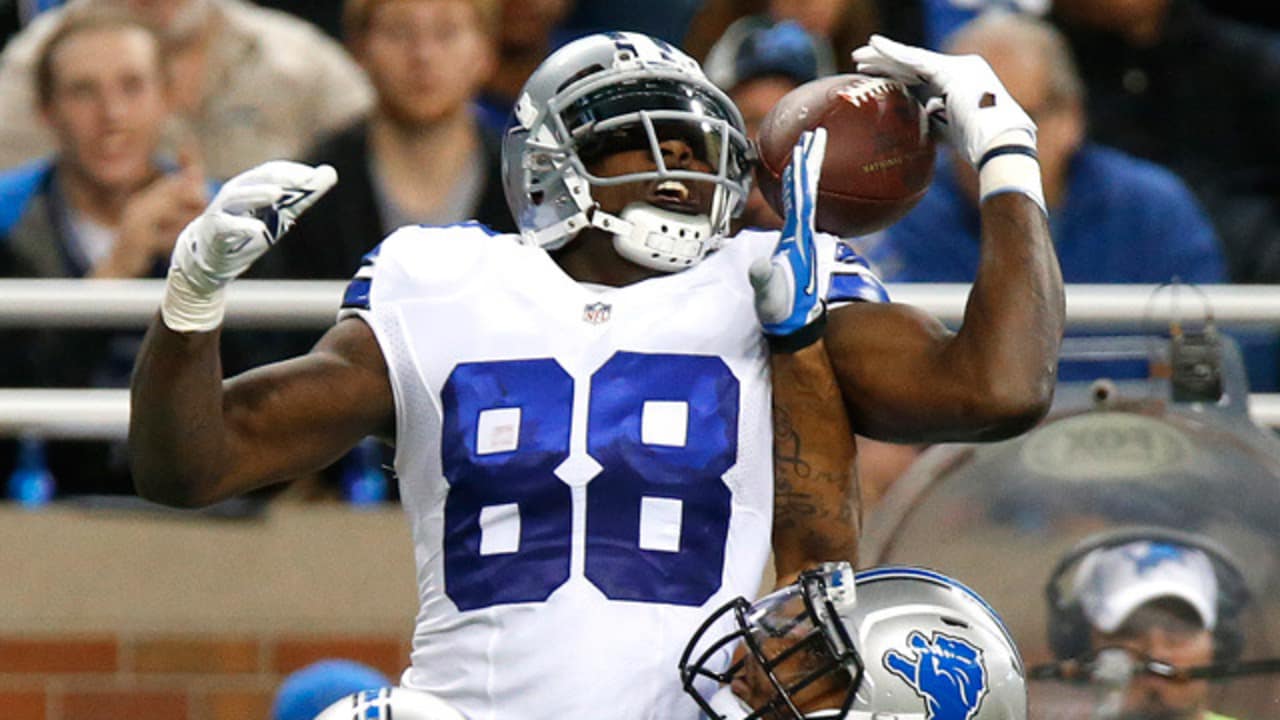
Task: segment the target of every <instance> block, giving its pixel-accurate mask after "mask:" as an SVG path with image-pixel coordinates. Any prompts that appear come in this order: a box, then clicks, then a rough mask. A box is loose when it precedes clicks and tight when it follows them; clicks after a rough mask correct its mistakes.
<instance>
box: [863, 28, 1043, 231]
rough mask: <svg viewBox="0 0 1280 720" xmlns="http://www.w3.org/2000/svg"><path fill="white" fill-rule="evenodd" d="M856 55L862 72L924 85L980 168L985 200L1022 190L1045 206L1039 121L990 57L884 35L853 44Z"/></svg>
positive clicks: (936, 111) (944, 128)
mask: <svg viewBox="0 0 1280 720" xmlns="http://www.w3.org/2000/svg"><path fill="white" fill-rule="evenodd" d="M853 60H854V62H855V63H856V64H857V68H858V72H861V73H866V74H868V75H881V76H884V77H888V78H892V79H894V80H898V81H900V82H902V83H904V84H907V85H923V86H924V90H925V93H926V94H927V95H928V101H927V102H926V103H925V112H927V113H928V115H929V120H930V122H931V124H932V125H933V127H935V128H936V129H937V130H938V131H940V132H941V133H942V135H943V136H944V137H945V138H946V139H947V142H949V143H951V145H952V146H953V147H955V148H956V149H957V150H959V151H960V154H961V155H963V156H964V158H965V159H966V160H968V161H969V164H970V165H972V166H973V167H975V168H977V169H978V171H979V179H980V183H979V185H980V187H981V195H982V198H983V199H984V200H985V199H986V198H987V197H989V196H991V195H995V194H997V193H1001V192H1023V193H1026V194H1027V195H1030V196H1031V197H1032V199H1034V200H1035V201H1036V202H1037V203H1038V204H1039V205H1040V207H1041V208H1043V207H1044V192H1043V190H1042V189H1041V185H1040V165H1039V162H1038V161H1037V159H1036V149H1035V148H1036V124H1035V122H1033V121H1032V120H1031V117H1030V116H1028V115H1027V113H1026V112H1025V111H1024V110H1023V109H1022V107H1021V106H1020V105H1018V103H1017V102H1016V101H1015V100H1014V99H1013V97H1011V96H1010V95H1009V91H1008V90H1005V87H1004V84H1003V83H1001V82H1000V79H999V78H997V77H996V74H995V72H994V71H993V70H992V69H991V66H990V65H988V64H987V61H986V60H983V59H982V58H981V57H978V56H977V55H944V54H942V53H936V52H932V51H929V50H923V49H921V48H917V47H911V46H910V45H903V44H902V43H898V42H894V41H893V40H890V39H888V38H886V37H883V36H881V35H872V36H871V41H870V44H868V45H864V46H863V47H860V48H858V49H857V50H854V51H853ZM993 160H994V161H997V162H995V163H994V164H993V163H992V161H993ZM989 166H991V168H992V170H991V172H988V171H987V170H988V167H989Z"/></svg>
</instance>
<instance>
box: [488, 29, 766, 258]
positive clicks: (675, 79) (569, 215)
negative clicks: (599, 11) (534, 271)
mask: <svg viewBox="0 0 1280 720" xmlns="http://www.w3.org/2000/svg"><path fill="white" fill-rule="evenodd" d="M512 114H513V120H512V123H511V126H510V127H509V128H508V129H507V132H506V134H505V137H504V139H503V148H502V165H503V171H502V172H503V185H504V188H505V190H506V195H507V204H508V205H509V206H510V208H511V214H512V216H513V217H514V218H515V221H516V224H517V226H519V228H520V234H521V238H522V239H523V241H524V242H525V243H528V244H533V245H538V246H541V247H543V248H545V249H547V250H555V249H557V248H559V247H562V246H563V245H564V244H565V243H567V242H569V240H570V239H572V238H573V237H574V236H576V235H577V234H578V233H579V232H581V231H582V230H583V229H585V228H587V227H596V228H599V229H602V230H605V231H606V232H609V233H612V234H613V235H614V246H615V247H616V248H617V250H618V252H619V253H620V254H621V255H622V256H623V257H625V258H627V259H628V260H631V261H632V262H635V263H637V264H640V265H643V266H645V267H649V268H654V269H658V270H666V271H674V270H682V269H684V268H686V267H688V266H690V265H693V264H695V263H697V262H699V261H700V260H702V258H703V257H705V256H706V254H707V253H708V252H711V251H712V250H715V249H716V248H717V247H719V246H720V243H721V241H722V239H723V237H724V235H725V234H726V233H727V232H728V229H729V221H730V220H731V219H732V218H733V217H734V216H735V215H737V214H738V213H739V212H740V211H741V209H742V207H743V204H744V202H745V200H746V197H747V192H748V190H749V188H750V185H749V183H750V177H751V161H750V153H751V150H750V145H749V143H748V142H747V138H746V135H745V126H744V125H743V121H742V114H741V113H740V112H739V111H738V109H737V107H736V106H735V105H734V104H733V101H731V100H730V99H729V98H728V96H727V95H725V94H724V92H723V91H721V90H720V89H719V88H717V87H716V86H715V85H714V84H712V83H711V82H710V81H709V80H707V78H706V76H705V75H704V74H703V73H702V69H701V68H700V67H699V66H698V63H697V62H696V61H694V60H693V59H692V58H690V57H689V56H688V55H685V54H684V53H683V52H681V51H679V50H677V49H676V48H674V47H672V46H671V45H669V44H667V43H666V42H663V41H662V40H658V39H655V38H651V37H649V36H647V35H641V34H639V33H627V32H611V33H602V34H597V35H589V36H587V37H584V38H581V39H578V40H575V41H573V42H571V43H569V44H568V45H565V46H564V47H562V48H560V49H559V50H557V51H556V52H554V53H552V55H551V56H550V57H548V58H547V59H546V60H545V61H544V62H543V63H542V64H541V65H540V66H539V67H538V69H537V70H535V71H534V72H533V74H532V75H531V76H530V77H529V80H528V81H527V82H526V83H525V86H524V89H523V90H522V91H521V93H520V97H519V98H518V99H517V101H516V104H515V108H514V110H513V113H512ZM669 139H680V140H683V141H685V142H686V143H688V145H689V147H690V149H691V151H692V152H693V155H694V157H696V159H698V160H699V161H701V164H705V165H706V166H707V167H709V168H710V169H709V170H708V171H703V170H694V169H688V168H687V167H678V168H673V167H667V164H666V163H665V162H664V161H663V152H662V149H661V148H660V147H659V144H660V143H661V142H663V141H665V140H669ZM624 150H647V151H648V152H650V153H651V154H652V156H653V163H654V166H655V169H653V170H651V171H646V172H634V173H627V174H623V175H616V176H609V177H605V176H602V175H599V174H596V173H593V172H591V170H589V169H588V166H589V164H590V163H591V162H592V161H593V160H595V159H598V158H600V157H603V156H605V155H607V154H609V153H612V152H618V151H624ZM634 182H648V183H655V184H657V183H662V184H666V183H671V184H672V187H674V188H675V189H676V191H677V192H678V191H679V190H680V187H681V186H682V185H683V183H688V182H703V183H709V184H711V187H712V188H713V189H712V190H711V195H712V197H711V203H710V205H711V207H710V211H709V213H708V214H705V215H693V214H688V213H683V212H676V211H673V210H671V209H664V208H660V207H657V206H655V205H653V204H650V203H643V202H637V203H632V204H630V205H628V206H627V207H626V208H624V209H622V211H621V212H619V213H618V214H617V215H614V214H611V213H607V212H604V211H603V210H601V209H600V208H599V206H598V203H597V201H596V199H595V198H593V196H592V192H593V190H594V189H596V188H599V187H602V186H607V185H619V184H622V183H634ZM657 187H661V185H657ZM686 189H687V188H686Z"/></svg>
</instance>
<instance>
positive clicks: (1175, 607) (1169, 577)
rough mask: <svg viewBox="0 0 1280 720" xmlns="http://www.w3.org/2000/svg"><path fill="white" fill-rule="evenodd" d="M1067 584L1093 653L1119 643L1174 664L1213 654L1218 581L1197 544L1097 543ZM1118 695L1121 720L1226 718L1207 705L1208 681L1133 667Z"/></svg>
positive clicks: (1198, 662) (1207, 660) (1205, 661)
mask: <svg viewBox="0 0 1280 720" xmlns="http://www.w3.org/2000/svg"><path fill="white" fill-rule="evenodd" d="M1071 588H1072V597H1074V598H1076V599H1077V601H1078V602H1079V608H1080V611H1081V613H1082V614H1083V616H1084V619H1085V620H1086V621H1087V622H1088V624H1089V628H1088V632H1089V646H1090V647H1091V648H1092V650H1094V651H1095V652H1096V651H1099V650H1103V649H1106V648H1121V649H1123V650H1126V651H1128V652H1129V653H1130V654H1131V655H1133V656H1134V657H1135V658H1137V659H1141V660H1146V661H1148V662H1151V661H1154V662H1160V663H1167V664H1169V665H1172V666H1174V667H1176V668H1191V667H1200V666H1204V665H1209V664H1211V663H1213V662H1214V661H1215V658H1216V657H1217V655H1218V652H1219V649H1218V648H1217V647H1216V643H1217V641H1218V636H1217V634H1216V633H1215V630H1216V629H1218V623H1219V622H1220V621H1221V620H1222V618H1221V617H1220V609H1221V608H1220V603H1219V597H1220V591H1219V579H1218V574H1217V572H1216V571H1215V570H1214V565H1213V561H1212V560H1210V558H1209V556H1208V555H1207V554H1206V553H1205V552H1203V551H1202V550H1200V549H1197V548H1194V547H1189V546H1186V545H1180V544H1175V543H1171V542H1164V541H1154V540H1140V541H1135V542H1129V543H1126V544H1122V545H1117V546H1111V547H1102V548H1099V549H1096V550H1093V551H1092V552H1090V553H1089V554H1087V555H1085V556H1084V557H1083V558H1082V559H1081V561H1080V563H1079V565H1078V567H1077V570H1076V573H1075V576H1074V579H1073V582H1072V584H1071ZM1119 700H1120V702H1119V712H1118V713H1116V714H1115V715H1113V716H1111V717H1116V718H1120V719H1122V720H1146V719H1151V720H1156V719H1158V720H1231V718H1228V717H1226V716H1223V715H1218V714H1216V713H1213V712H1210V711H1209V710H1208V708H1207V704H1208V700H1209V686H1208V682H1207V681H1205V680H1193V681H1186V682H1176V681H1172V680H1168V679H1165V678H1161V677H1158V676H1156V675H1152V674H1150V673H1136V674H1134V675H1133V676H1132V677H1131V678H1130V679H1129V680H1128V683H1127V686H1125V687H1124V689H1123V696H1122V697H1121V698H1119Z"/></svg>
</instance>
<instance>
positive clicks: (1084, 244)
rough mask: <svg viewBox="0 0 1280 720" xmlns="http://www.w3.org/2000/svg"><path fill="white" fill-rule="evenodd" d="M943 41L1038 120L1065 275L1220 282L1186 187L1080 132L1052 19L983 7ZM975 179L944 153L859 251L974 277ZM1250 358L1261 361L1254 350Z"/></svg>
mask: <svg viewBox="0 0 1280 720" xmlns="http://www.w3.org/2000/svg"><path fill="white" fill-rule="evenodd" d="M948 51H949V52H953V53H974V54H978V55H981V56H983V57H984V58H986V60H987V61H988V62H989V63H990V64H991V66H992V68H993V69H994V70H995V71H996V74H997V75H999V76H1000V78H1001V80H1002V81H1003V82H1004V83H1005V87H1007V88H1008V89H1009V92H1010V93H1011V94H1012V95H1013V97H1014V99H1016V100H1017V101H1018V102H1019V103H1020V104H1021V105H1022V106H1023V107H1024V108H1025V109H1026V110H1027V112H1028V114H1030V115H1031V117H1032V118H1033V119H1034V120H1035V122H1036V124H1037V126H1038V128H1039V130H1038V138H1037V146H1038V150H1039V154H1040V167H1041V175H1042V180H1043V182H1044V192H1045V200H1046V202H1047V203H1048V206H1049V225H1050V228H1051V230H1052V233H1053V238H1054V244H1055V246H1056V248H1057V251H1058V259H1059V262H1060V263H1061V265H1062V275H1063V279H1064V280H1066V281H1067V282H1069V283H1162V282H1168V281H1170V280H1171V279H1173V278H1179V279H1181V280H1182V281H1184V282H1191V283H1219V282H1224V281H1225V279H1226V275H1225V270H1224V266H1223V260H1222V254H1221V250H1220V248H1219V245H1218V241H1217V238H1216V236H1215V234H1214V230H1213V226H1212V225H1211V224H1210V222H1209V220H1208V218H1207V217H1206V216H1205V214H1204V212H1203V211H1202V210H1201V208H1200V207H1199V205H1198V204H1197V202H1196V200H1195V197H1194V196H1193V195H1192V193H1191V192H1190V190H1189V189H1188V188H1187V187H1186V185H1185V184H1184V183H1183V182H1182V181H1181V180H1180V179H1179V178H1178V177H1177V176H1176V175H1174V174H1173V173H1172V172H1170V171H1168V170H1166V169H1164V168H1162V167H1159V166H1157V165H1155V164H1152V163H1150V162H1147V161H1145V160H1139V159H1137V158H1134V157H1132V156H1129V155H1126V154H1125V153H1122V152H1120V151H1118V150H1114V149H1111V148H1107V147H1105V146H1101V145H1097V144H1094V143H1091V142H1089V141H1088V140H1087V139H1086V131H1085V129H1086V123H1085V108H1084V104H1085V97H1084V91H1083V87H1082V85H1081V82H1080V79H1079V76H1078V75H1077V74H1076V71H1075V64H1074V62H1073V59H1072V56H1071V53H1070V50H1069V49H1068V48H1067V45H1066V43H1065V41H1064V40H1063V38H1062V36H1061V34H1060V33H1059V32H1058V31H1057V30H1056V29H1054V28H1053V27H1052V26H1051V25H1049V24H1048V23H1047V22H1044V21H1042V20H1038V19H1035V18H1033V17H1030V16H1027V15H1017V14H1009V13H990V14H987V15H984V16H982V17H981V18H979V19H977V20H975V21H973V22H972V23H970V24H969V25H966V26H965V27H964V28H962V29H960V30H959V31H957V32H956V33H955V34H954V35H953V36H952V40H951V42H950V43H949V44H948ZM977 188H978V179H977V174H976V172H975V171H974V170H973V169H972V168H971V167H970V166H969V164H968V163H965V162H962V161H957V160H956V159H955V158H954V157H952V156H950V155H949V154H943V155H942V156H941V157H940V158H939V163H938V169H937V174H936V176H935V178H934V182H933V185H932V186H931V187H930V189H929V192H928V193H927V194H926V195H925V197H924V199H922V200H921V202H920V204H919V205H918V206H917V207H916V208H915V209H913V210H912V211H911V212H910V213H909V214H908V215H907V216H906V217H905V218H903V219H902V220H901V221H899V222H898V223H897V224H896V225H893V226H891V227H890V228H889V229H888V230H886V231H885V232H884V233H883V234H882V236H880V237H878V238H871V239H869V240H868V248H867V254H868V256H869V257H870V259H871V260H872V262H873V263H875V264H876V265H877V266H878V268H879V269H880V271H881V273H882V277H884V278H886V279H888V280H893V281H899V282H903V281H908V282H910V281H916V282H971V281H972V280H973V278H974V277H975V275H976V274H977V272H978V267H979V255H978V250H979V244H980V242H981V238H980V234H979V226H978V207H977V198H978V192H977ZM1258 362H1269V361H1268V360H1266V359H1265V358H1261V357H1260V358H1259V359H1258ZM1133 372H1135V370H1134V369H1125V368H1120V367H1118V366H1111V365H1107V366H1102V365H1095V366H1091V367H1081V368H1073V367H1069V366H1066V365H1064V366H1063V367H1062V368H1061V372H1060V377H1061V378H1062V379H1079V378H1080V377H1084V376H1090V377H1092V376H1096V375H1099V374H1113V375H1114V374H1120V375H1122V376H1123V375H1129V374H1132V373H1133ZM1264 379H1265V377H1263V378H1260V381H1262V380H1264Z"/></svg>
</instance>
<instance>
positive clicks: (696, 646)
mask: <svg viewBox="0 0 1280 720" xmlns="http://www.w3.org/2000/svg"><path fill="white" fill-rule="evenodd" d="M722 617H724V618H729V619H730V620H731V622H730V623H729V626H730V628H731V629H730V631H729V632H727V633H722V634H717V633H716V632H712V631H711V630H712V628H714V627H716V626H717V625H718V623H717V622H716V621H717V620H718V619H720V618H722ZM735 645H740V646H741V650H740V651H739V652H738V653H737V655H736V656H735V661H734V663H733V664H732V665H730V666H729V668H728V669H727V670H721V669H719V667H721V666H720V665H719V664H718V663H714V661H713V658H715V657H716V656H717V655H721V654H723V653H724V652H726V650H727V649H728V648H730V647H733V646H735ZM711 665H715V666H716V667H715V668H714V669H713V668H712V667H710V666H711ZM680 675H681V678H682V679H683V682H684V686H685V689H686V690H687V691H688V692H689V693H690V695H692V696H693V698H694V699H695V700H696V701H697V703H698V705H699V706H700V707H701V708H702V710H703V712H704V713H706V716H707V717H708V718H710V719H711V720H758V719H760V720H763V719H765V718H768V719H769V720H792V719H794V720H801V719H802V718H833V719H834V718H859V719H862V718H866V719H870V718H929V719H930V720H1026V717H1027V688H1026V671H1025V670H1024V668H1023V664H1022V658H1021V656H1020V655H1019V654H1018V649H1017V647H1016V646H1015V645H1014V643H1013V638H1012V637H1010V635H1009V632H1008V630H1007V629H1006V628H1005V626H1004V623H1003V621H1001V619H1000V617H999V615H997V614H996V612H995V611H994V610H992V609H991V607H990V606H989V605H987V603H986V602H985V601H984V600H983V599H982V598H981V597H979V596H978V594H977V593H975V592H973V591H972V590H970V589H969V588H967V587H965V586H964V585H961V584H960V583H958V582H956V581H955V580H953V579H951V578H949V577H947V576H945V575H942V574H941V573H938V572H934V571H932V570H927V569H924V568H913V567H882V568H875V569H872V570H865V571H863V572H860V573H858V574H857V575H856V576H855V575H854V573H853V570H852V568H851V567H850V565H849V564H848V563H824V564H823V565H821V566H819V567H817V568H815V569H812V570H807V571H805V572H803V573H801V574H800V577H799V580H798V581H797V582H796V583H794V584H792V585H789V586H787V587H783V588H781V589H779V590H777V591H776V592H773V593H771V594H769V595H766V596H765V597H763V598H761V599H760V600H758V601H756V602H755V603H751V602H749V601H747V600H746V599H745V598H737V599H735V600H733V601H731V602H730V603H728V604H726V605H725V606H724V607H722V608H721V609H720V610H718V611H717V612H716V613H715V614H714V615H713V616H712V618H711V619H710V620H708V622H707V624H706V625H704V626H703V627H702V628H700V629H699V630H698V632H697V633H696V634H695V635H694V636H693V638H692V639H691V640H690V641H689V645H688V647H687V648H685V652H684V655H683V656H682V657H681V659H680ZM707 681H712V682H710V683H708V682H707ZM717 688H718V689H717Z"/></svg>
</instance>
